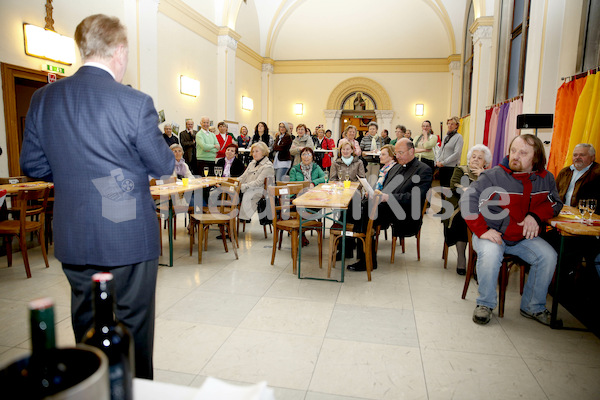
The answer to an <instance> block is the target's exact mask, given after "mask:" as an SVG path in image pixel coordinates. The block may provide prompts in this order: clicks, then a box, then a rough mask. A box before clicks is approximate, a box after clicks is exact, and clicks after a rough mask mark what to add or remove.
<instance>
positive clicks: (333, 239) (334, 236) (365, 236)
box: [327, 194, 382, 281]
mask: <svg viewBox="0 0 600 400" xmlns="http://www.w3.org/2000/svg"><path fill="white" fill-rule="evenodd" d="M381 197H382V196H381V194H377V195H375V197H374V198H373V204H372V206H371V209H370V210H369V222H368V223H367V230H366V232H354V230H353V229H354V226H353V225H352V224H347V225H346V233H348V232H352V237H355V238H358V239H359V240H360V241H362V243H363V248H364V249H365V262H366V264H367V280H368V281H371V270H372V269H373V240H375V238H376V237H377V234H378V230H377V229H373V222H374V220H375V216H376V213H377V207H378V206H379V203H381ZM340 228H341V227H338V229H334V227H332V228H331V229H330V230H329V263H328V266H327V277H328V278H330V277H331V268H332V267H333V268H335V253H336V252H335V249H336V248H337V245H338V242H339V241H340V239H341V238H342V230H341V229H340ZM375 251H377V249H375Z"/></svg>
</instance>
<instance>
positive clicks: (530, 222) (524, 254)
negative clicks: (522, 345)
mask: <svg viewBox="0 0 600 400" xmlns="http://www.w3.org/2000/svg"><path fill="white" fill-rule="evenodd" d="M545 166H546V154H545V152H544V145H543V144H542V141H541V140H540V139H538V138H537V137H536V136H533V135H529V134H524V135H520V136H517V137H516V138H514V139H513V140H512V142H511V143H510V147H509V155H508V157H507V158H505V159H504V160H503V161H502V163H501V164H500V165H498V166H497V167H494V168H492V169H490V170H487V171H484V172H482V173H481V174H480V176H479V179H477V180H476V181H474V182H473V183H472V184H471V186H470V187H469V188H468V189H466V191H465V192H464V193H463V195H462V196H461V199H460V207H461V212H462V215H463V218H464V219H465V221H466V222H467V225H468V226H469V229H471V231H472V232H473V237H472V240H473V247H474V249H475V251H476V252H477V266H476V268H477V278H478V281H479V297H478V298H477V306H476V307H475V310H474V312H473V321H474V322H475V323H477V324H482V325H483V324H487V323H488V322H490V319H491V317H492V310H493V309H494V308H496V305H497V303H498V296H497V294H496V287H497V286H498V273H499V271H500V267H501V265H502V259H503V257H504V254H510V255H515V256H518V257H520V258H521V259H522V260H523V261H525V262H526V263H528V264H529V265H530V269H529V277H528V278H527V281H526V283H525V287H524V289H523V296H521V306H520V311H521V315H522V316H524V317H526V318H531V319H534V320H535V321H537V322H540V323H542V324H545V325H550V312H549V311H548V310H547V309H546V295H547V294H548V286H549V285H550V281H551V280H552V276H553V275H554V269H555V268H556V258H557V256H556V251H554V249H553V248H552V246H551V245H549V244H548V243H547V242H546V241H545V240H544V239H542V238H540V237H539V234H540V230H541V229H542V228H543V226H544V225H543V224H544V222H546V221H547V220H548V219H550V218H552V217H554V216H556V215H558V213H559V212H560V209H561V208H562V203H561V201H560V198H559V196H558V192H557V190H556V183H555V182H554V177H553V176H552V174H551V173H550V172H548V171H547V170H546V167H545ZM500 198H502V200H503V201H487V200H489V199H492V200H499V199H500Z"/></svg>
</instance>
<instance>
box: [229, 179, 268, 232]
mask: <svg viewBox="0 0 600 400" xmlns="http://www.w3.org/2000/svg"><path fill="white" fill-rule="evenodd" d="M270 180H271V181H272V180H273V178H269V177H267V178H265V182H264V186H263V187H264V189H265V193H267V186H268V185H269V181H270ZM266 201H269V200H268V199H266ZM237 231H238V233H239V231H240V221H239V219H238V223H237ZM263 231H264V233H265V239H266V238H267V225H263ZM269 231H270V232H271V233H273V224H269ZM242 232H246V221H242Z"/></svg>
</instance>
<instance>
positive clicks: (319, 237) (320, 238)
mask: <svg viewBox="0 0 600 400" xmlns="http://www.w3.org/2000/svg"><path fill="white" fill-rule="evenodd" d="M317 242H318V244H319V268H321V269H322V268H323V231H322V230H321V229H319V230H317Z"/></svg>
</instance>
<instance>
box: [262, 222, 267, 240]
mask: <svg viewBox="0 0 600 400" xmlns="http://www.w3.org/2000/svg"><path fill="white" fill-rule="evenodd" d="M263 231H264V232H265V239H266V238H267V226H266V225H263Z"/></svg>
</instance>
